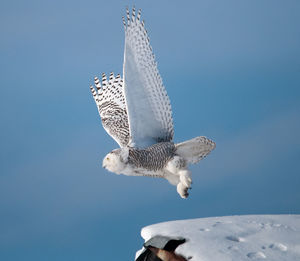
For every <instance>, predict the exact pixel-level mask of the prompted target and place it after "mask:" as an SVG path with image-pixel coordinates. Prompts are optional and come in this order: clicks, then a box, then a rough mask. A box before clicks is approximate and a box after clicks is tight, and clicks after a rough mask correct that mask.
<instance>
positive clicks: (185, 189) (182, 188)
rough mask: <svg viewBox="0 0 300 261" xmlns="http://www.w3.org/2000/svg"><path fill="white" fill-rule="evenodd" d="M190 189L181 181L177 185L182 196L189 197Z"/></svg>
mask: <svg viewBox="0 0 300 261" xmlns="http://www.w3.org/2000/svg"><path fill="white" fill-rule="evenodd" d="M188 189H189V188H188V187H186V186H185V185H184V184H182V183H181V182H179V183H178V185H177V192H178V194H179V195H180V197H182V198H187V197H188V196H189V193H188Z"/></svg>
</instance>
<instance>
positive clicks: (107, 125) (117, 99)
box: [90, 73, 129, 147]
mask: <svg viewBox="0 0 300 261" xmlns="http://www.w3.org/2000/svg"><path fill="white" fill-rule="evenodd" d="M95 86H96V89H97V91H96V90H95V88H94V87H93V86H91V87H90V88H91V92H92V94H93V97H94V100H95V102H96V105H97V107H98V111H99V114H100V117H101V121H102V125H103V127H104V129H105V130H106V131H107V133H108V134H109V135H110V136H111V137H112V138H113V139H115V140H116V142H117V143H118V144H119V145H120V147H125V146H126V145H127V144H128V141H129V126H128V116H127V111H126V104H125V99H124V94H123V80H122V78H121V76H120V75H119V74H118V75H117V76H116V77H115V76H114V74H113V73H111V74H110V76H109V80H108V81H107V78H106V75H105V74H104V73H103V74H102V84H101V83H100V80H99V79H98V77H95Z"/></svg>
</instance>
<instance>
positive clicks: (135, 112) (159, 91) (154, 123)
mask: <svg viewBox="0 0 300 261" xmlns="http://www.w3.org/2000/svg"><path fill="white" fill-rule="evenodd" d="M127 14H128V12H127ZM123 78H124V93H125V100H126V106H127V113H128V120H129V130H130V137H131V143H130V145H131V146H134V147H139V148H144V147H147V146H150V145H152V144H155V143H157V142H158V141H170V140H172V138H173V120H172V111H171V105H170V100H169V97H168V95H167V92H166V90H165V88H164V86H163V83H162V79H161V77H160V75H159V72H158V69H157V64H156V62H155V59H154V55H153V53H152V48H151V46H150V43H149V38H148V35H147V32H146V30H145V28H144V25H143V22H141V21H140V20H139V19H138V18H135V16H133V17H132V18H131V20H130V19H128V21H127V23H125V50H124V65H123Z"/></svg>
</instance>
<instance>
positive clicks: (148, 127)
mask: <svg viewBox="0 0 300 261" xmlns="http://www.w3.org/2000/svg"><path fill="white" fill-rule="evenodd" d="M126 14H127V19H124V17H123V24H124V28H125V50H124V64H123V79H122V78H121V76H120V75H119V74H118V75H117V76H114V74H113V73H111V74H110V76H109V79H107V78H106V75H105V74H102V82H101V83H100V81H99V79H98V78H97V77H95V86H96V89H95V88H94V87H93V86H90V88H91V91H92V94H93V97H94V100H95V102H96V105H97V107H98V111H99V114H100V117H101V121H102V125H103V127H104V129H105V130H106V131H107V133H108V134H109V135H110V136H111V137H112V138H113V139H114V140H115V141H116V142H117V143H118V144H119V146H120V148H119V149H115V150H113V151H112V152H110V153H108V154H107V155H106V156H105V158H104V159H103V167H105V168H106V169H107V170H109V171H111V172H114V173H116V174H124V175H128V176H152V177H162V178H165V179H167V180H168V181H169V182H170V183H171V184H173V185H175V186H177V192H178V193H179V195H180V196H181V197H182V198H187V197H188V189H189V188H190V187H191V183H192V178H191V172H190V171H189V170H188V164H190V163H197V162H199V161H200V160H201V159H202V158H204V157H205V156H206V155H207V154H209V153H210V151H212V150H213V149H214V148H215V143H214V142H213V141H211V140H209V139H208V138H206V137H203V136H200V137H196V138H194V139H191V140H188V141H185V142H182V143H178V144H175V143H174V142H173V135H174V130H173V118H172V110H171V105H170V100H169V97H168V95H167V92H166V90H165V88H164V85H163V82H162V79H161V76H160V74H159V72H158V69H157V63H156V61H155V58H154V54H153V52H152V47H151V46H150V42H149V37H148V34H147V31H146V29H145V27H144V21H141V19H140V17H141V10H139V11H138V13H137V15H136V12H135V8H133V10H132V14H131V16H130V13H129V10H128V8H127V10H126Z"/></svg>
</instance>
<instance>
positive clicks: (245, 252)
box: [136, 215, 300, 261]
mask: <svg viewBox="0 0 300 261" xmlns="http://www.w3.org/2000/svg"><path fill="white" fill-rule="evenodd" d="M156 235H162V236H168V237H179V236H180V237H184V238H185V239H186V240H187V242H186V243H184V244H182V245H180V246H179V247H178V248H177V249H176V251H175V252H176V253H178V254H181V255H183V256H184V257H185V258H186V259H187V260H192V261H193V260H194V261H212V260H222V261H226V260H247V261H250V260H263V259H266V260H272V261H277V260H278V261H279V260H280V261H284V260H289V261H292V260H300V215H248V216H227V217H211V218H199V219H190V220H179V221H170V222H164V223H159V224H155V225H151V226H147V227H144V228H143V229H142V231H141V236H142V237H143V239H144V240H145V242H146V241H147V240H149V239H150V238H152V237H153V236H156ZM141 251H142V249H141V250H139V251H138V252H137V253H136V258H137V257H138V256H139V254H140V253H141Z"/></svg>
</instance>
